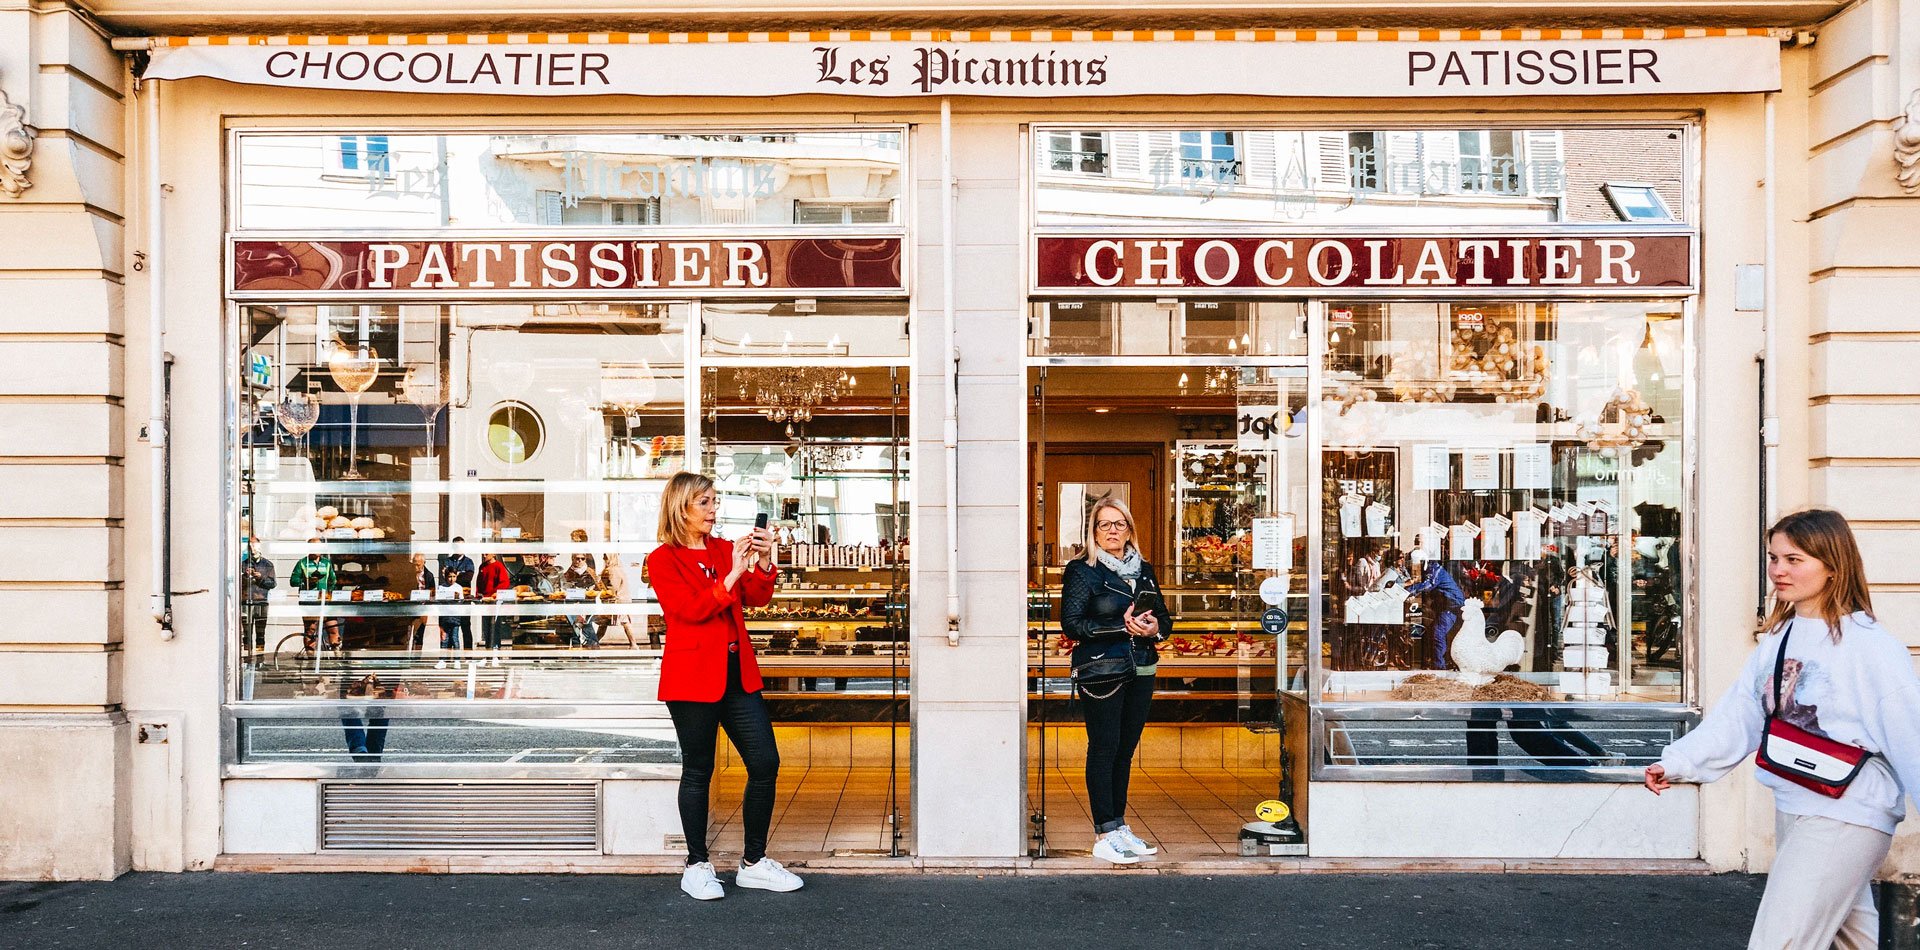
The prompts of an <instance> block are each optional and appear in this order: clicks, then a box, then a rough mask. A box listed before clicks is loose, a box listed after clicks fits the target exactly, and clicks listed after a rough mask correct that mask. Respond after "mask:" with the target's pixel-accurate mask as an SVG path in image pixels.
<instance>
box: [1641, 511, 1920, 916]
mask: <svg viewBox="0 0 1920 950" xmlns="http://www.w3.org/2000/svg"><path fill="white" fill-rule="evenodd" d="M1767 579H1768V580H1769V581H1771V582H1772V583H1773V599H1774V608H1773V611H1772V612H1771V613H1770V614H1769V615H1768V617H1767V620H1766V627H1765V631H1766V636H1765V637H1764V638H1763V639H1762V640H1761V641H1760V646H1759V648H1758V649H1756V650H1754V651H1753V655H1752V656H1751V657H1749V658H1748V660H1747V665H1746V667H1745V668H1744V669H1743V670H1741V672H1740V676H1739V678H1738V679H1736V680H1734V683H1733V686H1732V687H1731V688H1729V689H1728V690H1727V692H1726V695H1725V696H1722V697H1721V699H1720V701H1719V702H1718V703H1716V704H1714V706H1713V708H1712V709H1710V710H1708V712H1707V715H1706V718H1704V719H1702V720H1701V721H1700V725H1699V726H1698V727H1696V728H1695V729H1694V730H1693V731H1692V732H1689V733H1687V734H1686V735H1685V736H1682V737H1681V738H1680V739H1679V740H1677V741H1675V742H1674V743H1673V744H1671V745H1669V746H1667V748H1666V751H1665V752H1663V753H1662V754H1661V756H1660V761H1659V762H1657V763H1655V764H1653V765H1649V766H1647V770H1646V785H1647V788H1648V789H1649V790H1651V791H1652V792H1653V793H1654V794H1656V795H1657V794H1659V793H1661V792H1664V791H1666V790H1667V789H1668V788H1671V787H1672V783H1674V782H1711V781H1714V780H1715V779H1718V778H1720V777H1721V776H1723V775H1725V774H1727V773H1728V772H1731V771H1733V768H1734V766H1737V765H1739V764H1740V763H1741V762H1742V761H1744V760H1745V759H1746V758H1747V756H1749V755H1753V754H1754V750H1755V749H1761V750H1762V753H1763V754H1762V755H1761V757H1760V763H1759V764H1760V771H1759V773H1758V776H1759V779H1760V784H1762V785H1765V786H1766V787H1767V788H1769V789H1772V790H1773V808H1774V818H1773V833H1774V857H1773V867H1772V868H1771V869H1770V870H1769V872H1768V874H1767V890H1766V893H1765V894H1763V895H1762V896H1761V898H1760V911H1759V914H1758V916H1756V917H1755V919H1754V921H1753V934H1752V936H1751V937H1750V938H1749V941H1748V943H1747V946H1748V947H1749V948H1764V950H1778V948H1785V947H1790V948H1793V950H1816V948H1818V950H1826V948H1827V947H1830V946H1831V947H1848V948H1852V947H1863V948H1871V947H1878V946H1879V945H1880V916H1879V914H1878V913H1877V912H1876V911H1875V910H1874V906H1873V876H1874V873H1875V872H1876V871H1878V870H1879V868H1880V865H1881V863H1882V862H1883V861H1885V860H1886V858H1887V851H1888V849H1889V848H1890V847H1891V846H1892V844H1893V832H1894V828H1895V826H1897V825H1899V823H1900V820H1901V819H1903V818H1905V817H1906V816H1907V805H1906V801H1905V799H1908V798H1912V799H1914V800H1916V801H1920V677H1915V675H1914V671H1913V658H1912V656H1911V655H1909V654H1908V652H1907V647H1906V644H1904V643H1902V642H1901V641H1900V639H1899V638H1897V637H1895V636H1894V635H1893V634H1891V633H1889V632H1887V630H1886V629H1885V628H1883V627H1881V626H1880V624H1879V622H1878V621H1876V620H1875V619H1874V616H1873V602H1872V600H1871V599H1870V597H1869V595H1868V593H1867V578H1866V572H1865V571H1864V570H1863V568H1862V562H1861V558H1860V548H1859V546H1858V545H1857V544H1856V543H1855V541H1854V538H1853V530H1852V529H1851V528H1849V527H1848V525H1847V522H1846V519H1845V518H1842V517H1841V516H1840V514H1839V513H1838V512H1834V511H1828V510H1824V509H1818V508H1816V509H1811V510H1808V511H1800V512H1795V513H1794V514H1790V515H1787V516H1786V517H1784V518H1782V519H1780V521H1779V522H1778V523H1777V524H1775V525H1774V526H1773V528H1772V530H1770V531H1768V532H1767ZM1809 749H1817V750H1818V751H1805V750H1809ZM1782 751H1785V752H1787V754H1786V755H1784V756H1780V755H1778V753H1779V752H1782ZM1801 756H1804V758H1802V757H1801ZM1822 759H1832V760H1834V761H1836V762H1838V763H1839V768H1840V769H1844V768H1847V767H1851V768H1852V770H1853V771H1852V774H1850V775H1849V774H1843V773H1842V772H1841V771H1839V770H1837V769H1834V768H1833V766H1831V765H1826V764H1823V763H1822V761H1820V760H1822ZM1808 769H1811V770H1814V771H1821V770H1823V769H1824V770H1828V771H1829V774H1827V775H1823V776H1817V777H1812V778H1811V779H1810V777H1809V776H1808V775H1807V774H1806V773H1805V772H1804V771H1802V770H1808Z"/></svg>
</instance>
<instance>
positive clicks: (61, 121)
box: [0, 4, 132, 879]
mask: <svg viewBox="0 0 1920 950" xmlns="http://www.w3.org/2000/svg"><path fill="white" fill-rule="evenodd" d="M0 90H4V91H5V92H6V94H7V96H8V97H9V98H10V99H11V100H12V101H13V102H14V103H16V104H19V105H22V106H24V107H25V108H26V110H27V117H28V118H27V121H28V124H29V125H30V126H32V127H34V128H36V129H38V130H39V141H38V147H37V149H36V150H35V152H34V154H33V165H32V169H31V171H30V181H31V187H30V188H28V189H27V190H26V191H25V192H24V193H23V194H22V195H21V196H20V197H17V198H11V197H7V196H5V195H4V194H0V286H3V287H4V288H5V291H4V294H3V295H0V801H4V802H6V803H7V807H5V808H0V878H17V877H24V878H48V879H75V878H108V877H113V876H115V875H117V874H119V873H120V872H122V871H124V870H126V869H127V867H128V866H129V864H130V862H131V860H132V856H131V851H130V833H129V829H130V827H131V802H130V798H129V795H128V784H129V767H130V762H131V757H130V754H129V753H130V742H131V737H130V730H129V728H128V725H127V720H126V716H125V714H124V711H123V703H124V702H125V697H124V694H123V690H122V683H123V667H122V659H123V652H122V634H123V629H124V628H123V626H122V622H121V621H122V615H123V612H124V593H123V590H122V581H123V579H124V576H125V573H124V572H125V565H126V558H125V555H124V543H123V538H122V533H123V531H122V526H123V524H124V519H125V517H126V511H125V491H124V488H125V484H124V468H123V464H122V463H123V457H124V456H125V454H126V450H127V440H126V436H125V425H126V415H125V409H124V397H125V395H126V373H125V361H126V350H125V346H124V342H125V341H124V338H123V333H124V329H125V321H124V309H123V307H122V300H121V288H122V283H123V280H124V277H125V273H124V272H125V267H124V261H125V260H126V254H125V248H124V241H125V228H124V225H123V222H124V221H125V219H126V217H127V216H128V214H129V209H128V207H127V187H126V180H125V177H124V173H125V170H126V159H127V143H126V138H127V133H126V115H125V113H126V109H125V102H126V92H127V91H126V81H125V76H124V66H123V64H122V62H121V60H120V58H119V57H118V56H116V55H114V54H113V53H112V51H111V50H109V49H108V48H107V45H106V40H105V38H104V37H103V36H101V35H100V34H99V33H98V32H97V31H96V29H95V28H94V27H93V26H92V25H91V24H90V23H89V21H87V20H86V19H84V18H82V17H80V16H77V15H75V14H74V13H72V12H70V11H67V10H64V9H60V8H59V7H57V6H55V7H35V6H27V7H25V8H23V7H22V6H21V5H19V4H12V5H8V7H7V8H5V9H0Z"/></svg>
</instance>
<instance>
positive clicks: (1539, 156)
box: [1521, 129, 1567, 197]
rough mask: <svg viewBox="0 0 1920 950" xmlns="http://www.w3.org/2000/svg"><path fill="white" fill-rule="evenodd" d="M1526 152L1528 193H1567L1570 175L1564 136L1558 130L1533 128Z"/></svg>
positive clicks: (1523, 156)
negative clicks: (1563, 147)
mask: <svg viewBox="0 0 1920 950" xmlns="http://www.w3.org/2000/svg"><path fill="white" fill-rule="evenodd" d="M1524 147H1525V149H1526V151H1525V152H1524V153H1522V155H1521V158H1522V160H1524V161H1525V162H1526V163H1527V165H1526V168H1527V180H1526V182H1524V186H1525V188H1526V190H1527V194H1530V195H1540V196H1543V197H1553V196H1559V195H1564V194H1566V191H1567V172H1566V165H1565V159H1564V158H1563V155H1564V151H1565V150H1564V149H1562V148H1561V134H1560V131H1559V130H1558V129H1529V130H1528V131H1527V137H1526V145H1525V146H1524Z"/></svg>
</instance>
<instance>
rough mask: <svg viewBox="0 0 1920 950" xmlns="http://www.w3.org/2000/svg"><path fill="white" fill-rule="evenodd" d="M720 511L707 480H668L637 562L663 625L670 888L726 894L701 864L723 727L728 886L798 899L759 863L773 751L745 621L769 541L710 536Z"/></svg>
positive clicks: (767, 573) (788, 880)
mask: <svg viewBox="0 0 1920 950" xmlns="http://www.w3.org/2000/svg"><path fill="white" fill-rule="evenodd" d="M718 512H719V497H718V495H717V494H716V493H715V491H714V486H713V480H712V479H710V478H708V477H706V476H705V475H697V474H694V473H692V472H681V473H679V474H678V475H675V476H673V478H671V479H669V480H668V481H667V488H666V491H665V492H663V493H662V495H661V497H660V546H659V547H657V548H655V549H654V550H653V553H651V554H649V555H647V582H648V583H649V584H651V585H652V587H653V592H654V596H655V597H657V598H658V599H659V601H660V612H661V613H663V614H665V615H666V621H667V638H666V648H665V650H664V651H663V652H662V654H661V657H660V700H661V702H664V703H666V704H667V712H668V713H669V714H670V715H672V716H673V731H674V734H675V736H676V737H677V738H678V739H679V741H680V824H681V828H682V830H683V831H684V832H685V834H686V838H687V869H686V871H685V872H684V873H682V874H681V876H680V889H681V890H683V891H685V892H687V894H688V895H689V896H691V897H693V898H695V899H696V900H713V899H715V898H719V897H725V896H726V890H725V888H723V887H721V885H720V880H719V878H717V877H716V876H715V874H714V870H713V863H712V861H710V860H709V859H708V855H707V804H708V798H709V790H710V787H711V785H712V782H713V759H714V740H715V739H716V738H717V737H718V733H719V730H721V729H725V730H726V732H727V738H728V739H729V740H731V741H732V742H733V747H734V749H736V750H738V751H739V753H740V760H741V761H742V762H744V763H745V764H746V766H747V789H746V796H745V800H744V801H743V802H742V803H741V818H742V821H743V824H744V825H745V828H744V829H743V830H744V831H745V833H746V841H745V848H744V849H743V851H742V853H741V856H740V870H739V872H738V873H737V874H735V875H734V878H733V882H734V883H735V884H737V885H739V886H741V887H753V888H759V889H761V890H768V891H793V890H798V889H799V888H800V886H801V885H802V884H803V883H804V882H803V881H801V880H800V878H799V876H798V875H795V874H794V873H793V872H791V871H788V870H787V869H786V868H783V867H781V866H780V862H778V861H775V860H773V859H772V858H769V857H767V828H768V826H769V825H771V824H772V823H773V796H774V785H775V782H776V781H777V779H778V777H779V774H780V752H779V749H778V748H777V747H776V746H775V744H774V738H773V720H772V718H771V717H770V716H769V715H768V714H767V702H766V700H765V699H764V698H762V696H761V695H760V689H761V681H760V666H759V664H757V663H755V662H754V659H753V641H752V640H751V639H750V638H748V636H747V623H746V617H745V614H744V609H745V608H747V607H760V606H764V605H766V604H767V603H768V602H769V601H771V600H773V576H774V571H773V536H772V535H771V534H770V533H769V532H768V531H767V530H766V529H765V528H755V529H754V530H753V533H752V534H751V535H749V536H748V537H746V538H745V539H743V540H742V541H741V542H740V543H739V544H734V543H732V542H730V541H727V540H726V539H724V538H719V537H716V536H715V535H714V533H713V524H714V519H715V517H716V515H717V514H718Z"/></svg>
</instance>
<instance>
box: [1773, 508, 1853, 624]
mask: <svg viewBox="0 0 1920 950" xmlns="http://www.w3.org/2000/svg"><path fill="white" fill-rule="evenodd" d="M1776 534H1778V535H1784V536H1785V537H1786V539H1787V541H1789V542H1790V543H1792V544H1793V546H1794V547H1796V548H1799V549H1800V550H1802V551H1805V552H1806V553H1807V555H1808V556H1809V557H1812V558H1813V559H1814V560H1816V561H1819V562H1820V563H1822V564H1824V565H1826V566H1827V570H1829V571H1832V572H1833V576H1831V577H1829V578H1827V586H1825V587H1823V588H1821V589H1820V593H1819V594H1818V595H1817V596H1818V597H1819V599H1820V619H1822V620H1825V621H1826V622H1827V631H1828V635H1829V636H1831V637H1832V638H1833V642H1835V643H1839V642H1840V618H1841V617H1844V616H1847V615H1849V614H1854V613H1864V614H1866V615H1867V616H1868V617H1872V616H1873V597H1872V596H1871V595H1869V594H1868V593H1867V569H1866V564H1865V562H1864V561H1863V560H1862V559H1861V557H1860V545H1859V544H1858V543H1857V542H1856V541H1854V539H1853V529H1852V528H1851V527H1849V526H1848V525H1847V519H1846V518H1845V517H1844V516H1842V515H1841V514H1840V513H1839V512H1837V511H1834V510H1832V509H1830V508H1808V509H1806V510H1805V511H1796V512H1794V513H1793V514H1790V515H1787V516H1786V517H1784V518H1781V519H1780V520H1779V521H1776V522H1774V524H1773V527H1771V528H1769V529H1767V541H1768V542H1772V541H1773V536H1774V535H1776ZM1795 611H1796V605H1794V604H1790V603H1787V602H1785V601H1776V602H1775V603H1774V605H1773V609H1772V610H1771V611H1769V612H1768V613H1767V619H1766V624H1765V626H1764V627H1763V629H1764V630H1767V631H1769V632H1771V631H1774V630H1779V629H1781V628H1782V627H1784V626H1785V625H1786V624H1788V623H1790V622H1792V620H1793V618H1794V615H1795Z"/></svg>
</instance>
